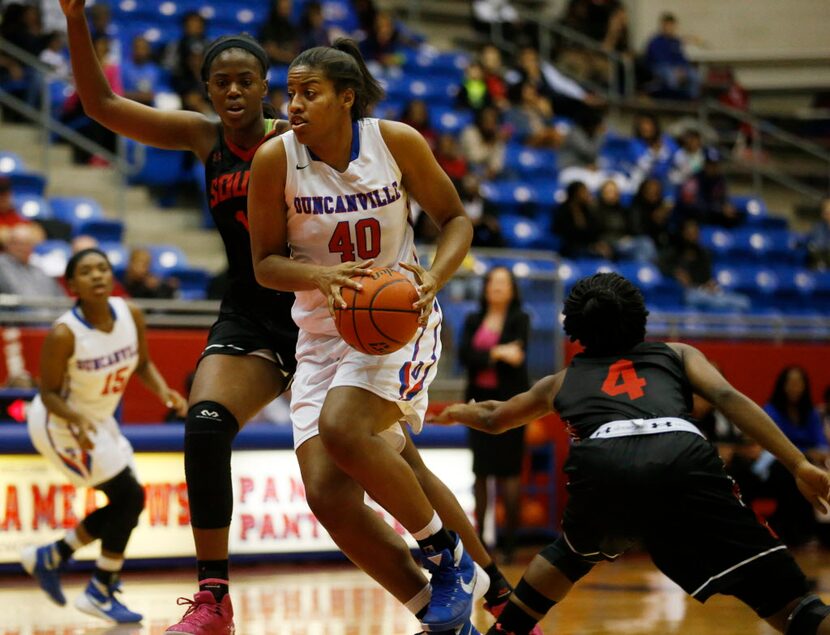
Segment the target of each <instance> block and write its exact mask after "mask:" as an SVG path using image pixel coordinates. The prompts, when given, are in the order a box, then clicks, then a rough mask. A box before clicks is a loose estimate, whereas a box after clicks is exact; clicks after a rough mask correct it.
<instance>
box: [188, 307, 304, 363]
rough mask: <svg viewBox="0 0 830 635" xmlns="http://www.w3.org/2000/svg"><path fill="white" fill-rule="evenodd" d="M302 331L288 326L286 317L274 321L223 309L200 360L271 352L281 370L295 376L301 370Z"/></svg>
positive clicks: (250, 313) (242, 310) (250, 312)
mask: <svg viewBox="0 0 830 635" xmlns="http://www.w3.org/2000/svg"><path fill="white" fill-rule="evenodd" d="M297 334H298V329H297V327H296V326H295V325H294V323H293V322H290V323H289V324H286V319H285V317H284V316H277V319H273V318H271V317H269V316H263V315H258V314H257V313H255V312H253V311H246V310H244V309H235V310H225V307H224V306H223V310H222V311H221V312H220V313H219V319H217V320H216V322H214V323H213V326H211V327H210V333H209V334H208V341H207V345H206V346H205V349H204V350H203V351H202V355H201V357H200V359H204V358H205V357H207V356H208V355H249V354H251V353H253V352H255V351H270V353H272V354H273V356H274V358H275V359H276V361H277V363H278V364H279V366H280V368H281V369H282V370H283V371H285V372H286V373H288V374H289V375H293V374H294V371H295V370H296V369H297V360H296V358H295V356H294V354H295V351H296V348H297Z"/></svg>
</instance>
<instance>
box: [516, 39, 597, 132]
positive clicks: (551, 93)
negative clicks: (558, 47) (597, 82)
mask: <svg viewBox="0 0 830 635" xmlns="http://www.w3.org/2000/svg"><path fill="white" fill-rule="evenodd" d="M526 81H529V82H531V83H532V84H533V85H534V86H535V87H536V90H537V91H538V92H539V94H540V95H542V96H543V97H547V98H548V99H550V101H551V103H552V104H553V109H554V111H555V112H556V114H557V115H559V116H562V117H571V118H579V117H581V116H583V115H585V114H586V111H587V110H590V109H592V108H596V107H600V106H602V105H603V101H602V99H600V98H598V97H596V96H595V95H592V94H591V93H588V92H587V91H585V89H584V88H582V86H580V85H579V84H578V83H577V82H575V81H573V80H572V79H570V78H569V77H567V76H565V75H563V74H562V73H561V72H559V71H558V70H557V69H556V68H555V67H554V66H553V64H550V63H547V62H545V63H543V62H542V61H541V60H540V59H539V51H537V50H536V49H535V48H533V47H532V46H523V47H522V48H521V49H519V54H518V57H517V63H516V68H515V70H513V71H511V72H509V73H508V74H507V82H508V83H509V84H510V85H511V86H515V85H517V84H520V83H522V82H526Z"/></svg>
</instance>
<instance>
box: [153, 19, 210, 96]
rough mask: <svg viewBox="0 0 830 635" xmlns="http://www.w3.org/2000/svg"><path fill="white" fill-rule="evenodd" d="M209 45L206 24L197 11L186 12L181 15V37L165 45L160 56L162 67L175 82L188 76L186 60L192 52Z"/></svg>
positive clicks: (202, 49)
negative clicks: (178, 78)
mask: <svg viewBox="0 0 830 635" xmlns="http://www.w3.org/2000/svg"><path fill="white" fill-rule="evenodd" d="M208 44H209V40H208V37H207V24H206V23H205V19H204V18H203V17H202V16H201V14H199V12H198V11H187V12H186V13H184V14H183V15H182V37H181V38H179V39H178V40H174V41H171V42H169V43H168V44H167V46H166V47H165V49H164V54H163V55H162V66H164V68H166V69H167V71H168V72H169V73H170V75H171V76H172V77H173V80H174V81H175V80H176V78H177V77H182V76H184V77H186V76H188V75H189V74H190V70H189V68H188V62H187V58H188V55H190V53H191V52H192V51H193V50H196V49H198V50H201V51H204V49H205V47H206V46H207V45H208Z"/></svg>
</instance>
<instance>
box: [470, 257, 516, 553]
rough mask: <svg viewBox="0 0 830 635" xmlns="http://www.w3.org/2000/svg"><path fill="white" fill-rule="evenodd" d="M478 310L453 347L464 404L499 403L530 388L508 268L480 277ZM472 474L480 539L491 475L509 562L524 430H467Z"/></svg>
mask: <svg viewBox="0 0 830 635" xmlns="http://www.w3.org/2000/svg"><path fill="white" fill-rule="evenodd" d="M479 301H480V307H479V310H478V311H476V312H475V313H471V314H470V315H468V316H467V318H466V320H465V322H464V329H463V331H462V337H461V343H460V345H459V348H458V352H459V358H460V361H461V363H462V364H463V366H464V367H465V369H466V371H467V388H466V392H465V400H467V401H469V400H470V399H475V400H476V401H488V400H491V399H496V400H499V401H504V400H506V399H510V398H511V397H513V396H514V395H517V394H519V393H521V392H524V391H525V390H527V389H528V388H529V387H530V380H529V378H528V373H527V355H526V351H527V346H528V339H529V337H530V318H529V317H528V315H527V313H525V311H524V310H522V302H521V297H520V296H519V288H518V285H517V284H516V279H515V277H514V276H513V273H512V272H511V271H510V269H508V268H507V267H493V268H492V269H490V271H488V272H487V275H486V276H485V278H484V285H483V287H482V291H481V297H480V298H479ZM468 438H469V444H470V449H471V450H472V452H473V473H474V474H475V484H474V492H475V512H476V518H477V519H478V523H477V528H478V532H479V535H481V533H482V530H483V525H484V518H485V516H486V514H487V502H488V492H487V481H488V478H489V477H495V479H496V483H497V487H498V490H499V495H500V497H501V499H502V500H503V502H504V510H505V526H504V540H503V542H502V551H503V555H504V560H505V562H511V561H512V560H513V553H514V549H515V542H516V530H517V529H518V526H519V499H520V494H521V478H520V476H521V471H522V461H523V459H524V429H522V428H514V429H513V430H509V431H507V432H504V433H502V434H497V435H490V434H487V433H484V432H479V431H478V430H473V429H470V430H469V437H468Z"/></svg>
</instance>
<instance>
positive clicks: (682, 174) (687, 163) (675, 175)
mask: <svg viewBox="0 0 830 635" xmlns="http://www.w3.org/2000/svg"><path fill="white" fill-rule="evenodd" d="M704 159H705V154H704V148H703V137H702V136H701V134H700V131H699V130H695V129H694V128H689V129H687V130H685V131H683V134H682V135H681V137H680V148H679V149H677V150H675V152H674V156H672V161H671V169H670V170H669V182H670V183H671V184H672V185H674V186H681V185H683V184H684V183H685V182H686V181H688V180H689V179H691V178H692V177H694V176H696V175H697V173H698V172H700V171H701V170H702V169H703V162H704Z"/></svg>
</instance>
